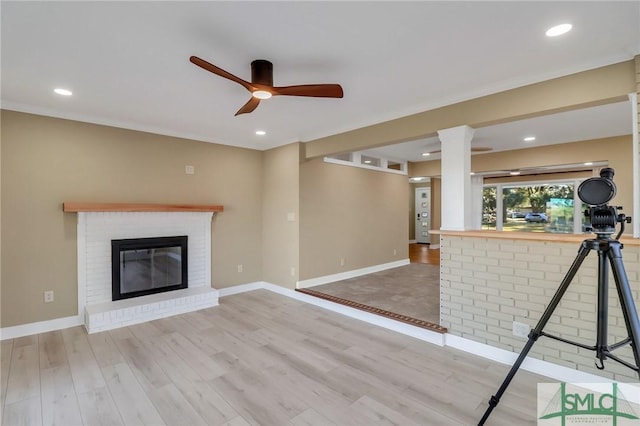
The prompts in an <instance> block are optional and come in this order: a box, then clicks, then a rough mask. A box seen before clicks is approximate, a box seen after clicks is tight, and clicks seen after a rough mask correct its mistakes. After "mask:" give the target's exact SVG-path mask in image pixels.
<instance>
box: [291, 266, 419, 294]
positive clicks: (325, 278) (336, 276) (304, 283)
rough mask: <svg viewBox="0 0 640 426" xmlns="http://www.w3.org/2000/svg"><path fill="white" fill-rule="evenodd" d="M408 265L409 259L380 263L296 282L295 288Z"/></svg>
mask: <svg viewBox="0 0 640 426" xmlns="http://www.w3.org/2000/svg"><path fill="white" fill-rule="evenodd" d="M409 263H410V261H409V259H402V260H396V261H394V262H389V263H381V264H380V265H374V266H367V267H366V268H360V269H353V270H351V271H345V272H340V273H337V274H331V275H325V276H322V277H317V278H310V279H308V280H303V281H298V282H297V283H296V288H308V287H314V286H317V285H322V284H328V283H332V282H336V281H342V280H348V279H349V278H355V277H360V276H362V275H368V274H373V273H374V272H380V271H384V270H387V269H392V268H399V267H400V266H405V265H408V264H409Z"/></svg>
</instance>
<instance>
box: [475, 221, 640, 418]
mask: <svg viewBox="0 0 640 426" xmlns="http://www.w3.org/2000/svg"><path fill="white" fill-rule="evenodd" d="M619 221H620V222H621V223H622V229H621V230H620V233H619V234H618V235H617V237H616V239H612V238H611V233H610V232H598V231H596V238H594V239H587V240H584V241H583V242H582V244H581V245H580V249H579V250H578V255H577V256H576V258H575V260H574V261H573V263H572V264H571V267H570V268H569V271H568V272H567V274H566V275H565V277H564V279H563V280H562V282H561V284H560V287H559V288H558V289H557V290H556V293H555V295H554V296H553V298H552V299H551V302H550V303H549V306H547V308H546V309H545V311H544V313H543V314H542V317H541V318H540V320H539V321H538V324H537V325H536V326H535V328H534V329H533V330H531V332H530V333H529V336H528V337H529V340H528V341H527V343H526V345H525V346H524V348H523V349H522V352H520V356H518V359H517V360H516V362H515V363H514V364H513V366H512V367H511V370H510V371H509V374H507V377H506V378H505V379H504V381H503V382H502V385H501V386H500V388H499V389H498V391H497V392H496V394H495V395H493V396H492V397H491V398H490V399H489V407H488V408H487V411H485V413H484V415H483V416H482V419H481V420H480V422H479V423H478V425H484V423H485V421H486V420H487V418H489V415H490V414H491V412H492V411H493V409H494V408H495V407H496V405H498V402H500V398H501V397H502V395H503V394H504V392H505V391H506V390H507V387H508V386H509V383H511V380H512V379H513V377H514V376H515V374H516V372H517V371H518V369H519V368H520V365H521V364H522V362H523V361H524V360H525V358H526V357H527V354H528V353H529V351H530V350H531V348H532V347H533V344H534V343H535V342H536V341H537V340H538V338H539V337H540V336H545V337H549V338H551V339H554V340H558V341H561V342H564V343H568V344H571V345H574V346H578V347H581V348H584V349H589V350H593V351H595V352H596V367H597V368H598V369H599V370H603V369H604V360H606V359H608V358H609V359H612V360H614V361H617V362H618V363H620V364H622V365H624V366H626V367H629V368H631V369H632V370H634V371H635V372H636V373H638V375H639V377H640V355H639V354H638V344H639V343H640V322H639V321H638V312H637V311H636V306H635V304H634V302H633V296H632V293H631V288H630V287H629V281H628V279H627V275H626V272H625V270H624V265H623V263H622V253H621V250H622V248H623V247H622V243H620V242H619V241H618V238H619V237H620V235H621V234H622V232H623V230H624V216H622V217H621V220H619ZM592 251H596V252H597V253H598V305H597V309H598V311H597V329H596V330H597V335H596V344H595V345H594V346H589V345H585V344H583V343H579V342H574V341H571V340H567V339H564V338H561V337H558V336H553V335H550V334H547V333H545V332H544V331H543V329H544V327H545V326H546V325H547V322H548V321H549V319H550V318H551V315H552V314H553V311H554V310H555V309H556V307H557V306H558V304H559V303H560V300H561V299H562V296H563V295H564V293H565V292H566V290H567V288H569V284H571V280H572V279H573V277H574V276H575V275H576V273H577V272H578V269H579V268H580V265H582V262H583V261H584V259H585V258H586V257H587V255H588V254H589V253H590V252H592ZM607 260H608V263H607ZM609 264H610V266H611V271H612V272H613V278H614V281H615V284H616V289H617V291H618V298H619V300H620V307H621V309H622V314H623V316H624V323H625V325H626V328H627V333H628V337H627V338H625V339H623V340H621V341H620V342H617V343H614V344H612V345H609V344H607V321H608V312H607V308H608V297H609V295H608V293H609V282H608V280H609ZM629 343H630V344H631V349H632V350H633V357H634V360H635V365H634V364H631V363H630V362H627V361H625V360H623V359H621V358H619V357H617V356H615V355H613V354H612V352H613V351H614V350H615V349H618V348H620V347H622V346H625V345H627V344H629Z"/></svg>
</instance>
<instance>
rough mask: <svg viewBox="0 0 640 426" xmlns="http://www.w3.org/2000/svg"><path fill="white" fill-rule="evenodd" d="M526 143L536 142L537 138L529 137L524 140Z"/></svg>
mask: <svg viewBox="0 0 640 426" xmlns="http://www.w3.org/2000/svg"><path fill="white" fill-rule="evenodd" d="M523 140H524V141H525V142H533V141H535V140H536V137H535V136H527V137H526V138H524V139H523Z"/></svg>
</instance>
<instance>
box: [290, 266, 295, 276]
mask: <svg viewBox="0 0 640 426" xmlns="http://www.w3.org/2000/svg"><path fill="white" fill-rule="evenodd" d="M291 276H292V277H295V276H296V268H294V267H293V266H292V267H291Z"/></svg>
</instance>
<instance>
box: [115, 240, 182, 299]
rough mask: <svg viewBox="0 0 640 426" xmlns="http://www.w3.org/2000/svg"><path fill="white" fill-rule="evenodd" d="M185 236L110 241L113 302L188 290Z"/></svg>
mask: <svg viewBox="0 0 640 426" xmlns="http://www.w3.org/2000/svg"><path fill="white" fill-rule="evenodd" d="M187 243H188V237H187V236H186V235H185V236H175V237H156V238H128V239H121V240H111V277H112V282H111V293H112V294H111V296H112V300H120V299H128V298H132V297H140V296H145V295H148V294H154V293H162V292H165V291H172V290H179V289H182V288H187V287H188V284H187V283H188V272H187V271H188V269H187V264H188V257H187Z"/></svg>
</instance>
